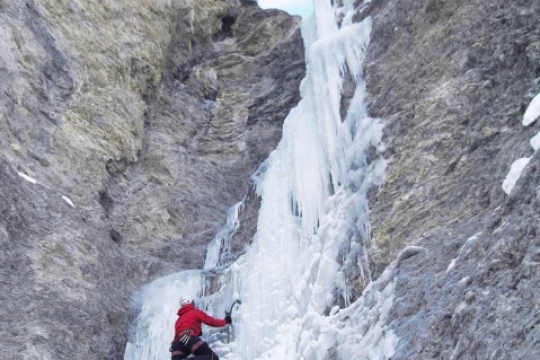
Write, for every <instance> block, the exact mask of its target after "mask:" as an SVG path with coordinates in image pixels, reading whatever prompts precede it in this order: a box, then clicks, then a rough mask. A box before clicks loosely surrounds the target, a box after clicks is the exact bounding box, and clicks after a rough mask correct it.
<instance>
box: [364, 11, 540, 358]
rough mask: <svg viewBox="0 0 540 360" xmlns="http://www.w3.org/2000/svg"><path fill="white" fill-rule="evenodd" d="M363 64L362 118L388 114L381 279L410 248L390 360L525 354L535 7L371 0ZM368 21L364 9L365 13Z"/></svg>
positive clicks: (534, 198) (531, 332)
mask: <svg viewBox="0 0 540 360" xmlns="http://www.w3.org/2000/svg"><path fill="white" fill-rule="evenodd" d="M370 6H371V8H370V10H369V11H370V14H371V15H372V16H373V20H374V29H373V33H372V41H371V45H370V48H369V60H368V63H367V64H366V76H367V87H368V92H369V94H370V99H371V100H370V111H371V114H372V115H373V116H376V117H381V118H383V119H384V120H385V123H386V127H385V137H384V141H385V143H386V145H387V151H386V154H385V156H386V157H387V158H389V159H390V165H389V168H388V176H387V180H386V182H385V184H384V185H383V186H382V187H381V189H380V191H379V192H378V193H377V194H375V195H374V196H373V198H372V201H371V209H372V213H371V219H372V229H373V241H374V244H375V246H376V248H375V254H374V259H375V262H376V263H377V266H378V270H377V271H378V272H379V273H380V271H382V269H384V268H385V266H386V265H387V264H389V263H390V262H391V261H392V260H393V259H394V258H395V257H396V255H397V254H398V252H399V251H400V250H401V249H403V248H404V247H405V246H407V245H420V246H423V247H425V248H426V249H427V252H426V253H425V255H422V254H419V255H416V256H414V257H411V258H409V259H407V260H406V261H404V262H403V263H402V265H401V266H400V272H399V276H398V294H397V300H396V302H397V303H396V305H395V307H394V309H393V310H392V316H391V320H390V321H393V322H392V327H394V328H395V329H394V331H395V332H396V334H397V335H398V336H399V337H400V339H401V342H400V346H399V348H398V353H397V354H395V356H394V357H392V359H462V358H474V359H534V358H535V357H536V355H535V354H538V353H539V352H540V348H539V347H538V339H539V336H540V335H539V334H538V331H537V330H536V324H537V323H538V322H539V321H540V318H539V317H538V315H537V307H538V304H537V301H536V300H535V298H537V294H538V292H537V290H536V289H538V286H539V285H540V284H539V282H538V279H539V275H540V273H539V271H540V269H539V268H538V264H539V263H538V259H537V253H538V230H539V229H538V224H539V221H538V220H539V217H540V213H539V212H540V210H539V209H540V208H539V207H538V204H539V201H540V198H539V194H538V184H537V182H538V181H537V179H538V174H537V172H538V156H537V155H534V156H533V158H532V160H531V162H530V163H529V166H528V168H527V169H526V171H525V172H524V174H523V175H522V177H521V179H520V181H519V182H518V185H517V187H516V188H515V189H514V190H513V191H512V192H511V193H510V195H507V194H505V192H504V191H503V190H502V188H501V185H502V183H503V180H504V179H505V176H506V174H507V173H508V171H509V169H510V165H511V164H512V162H513V161H514V160H516V159H518V158H520V157H525V156H527V157H528V156H531V155H532V153H533V151H532V149H531V148H530V145H529V143H528V141H529V139H530V138H532V137H533V135H534V134H536V133H537V132H538V124H536V125H533V126H531V127H527V128H526V127H523V126H522V125H521V120H522V116H523V113H524V111H525V108H526V107H527V105H528V104H529V102H530V100H531V98H532V96H533V95H536V94H537V93H538V92H540V87H539V80H538V79H539V78H538V77H539V75H540V61H539V52H538V49H539V47H538V44H539V41H540V30H539V28H538V26H537V15H538V13H539V11H540V4H539V3H538V2H537V1H532V0H529V1H519V2H506V1H499V0H496V1H481V0H466V1H436V0H421V1H408V0H406V1H391V0H381V1H374V2H373V3H372V4H371V5H370ZM364 16H365V15H364Z"/></svg>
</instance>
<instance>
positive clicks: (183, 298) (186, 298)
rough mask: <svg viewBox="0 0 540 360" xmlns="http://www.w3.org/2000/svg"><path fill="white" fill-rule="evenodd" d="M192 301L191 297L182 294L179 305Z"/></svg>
mask: <svg viewBox="0 0 540 360" xmlns="http://www.w3.org/2000/svg"><path fill="white" fill-rule="evenodd" d="M192 302H193V299H192V298H190V297H189V296H182V297H181V298H180V306H184V305H187V304H191V303H192Z"/></svg>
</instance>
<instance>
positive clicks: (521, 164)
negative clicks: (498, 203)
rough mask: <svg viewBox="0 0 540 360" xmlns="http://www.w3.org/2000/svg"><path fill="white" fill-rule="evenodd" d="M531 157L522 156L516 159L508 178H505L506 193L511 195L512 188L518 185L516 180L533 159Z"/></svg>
mask: <svg viewBox="0 0 540 360" xmlns="http://www.w3.org/2000/svg"><path fill="white" fill-rule="evenodd" d="M531 158H532V157H528V158H521V159H517V160H516V161H514V163H513V164H512V167H511V168H510V171H509V172H508V175H506V178H505V179H504V181H503V184H502V188H503V190H504V192H505V193H506V194H508V195H510V193H511V192H512V189H513V188H514V186H515V185H516V182H517V181H518V179H519V177H520V176H521V173H522V172H523V169H525V167H526V166H527V164H528V163H529V161H531Z"/></svg>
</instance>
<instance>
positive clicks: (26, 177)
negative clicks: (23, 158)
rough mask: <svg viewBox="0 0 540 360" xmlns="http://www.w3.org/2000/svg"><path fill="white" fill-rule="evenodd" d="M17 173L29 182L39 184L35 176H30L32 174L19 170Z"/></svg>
mask: <svg viewBox="0 0 540 360" xmlns="http://www.w3.org/2000/svg"><path fill="white" fill-rule="evenodd" d="M17 175H19V176H20V177H22V178H23V179H24V180H26V181H28V182H29V183H32V184H37V181H36V179H34V178H33V177H30V176H28V175H26V174H25V173H22V172H18V173H17Z"/></svg>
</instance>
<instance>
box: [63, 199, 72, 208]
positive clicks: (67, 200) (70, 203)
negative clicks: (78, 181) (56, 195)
mask: <svg viewBox="0 0 540 360" xmlns="http://www.w3.org/2000/svg"><path fill="white" fill-rule="evenodd" d="M62 199H64V201H65V202H67V203H68V204H69V205H70V206H71V207H72V208H74V207H75V205H74V204H73V202H72V201H71V199H70V198H68V197H67V196H62Z"/></svg>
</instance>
